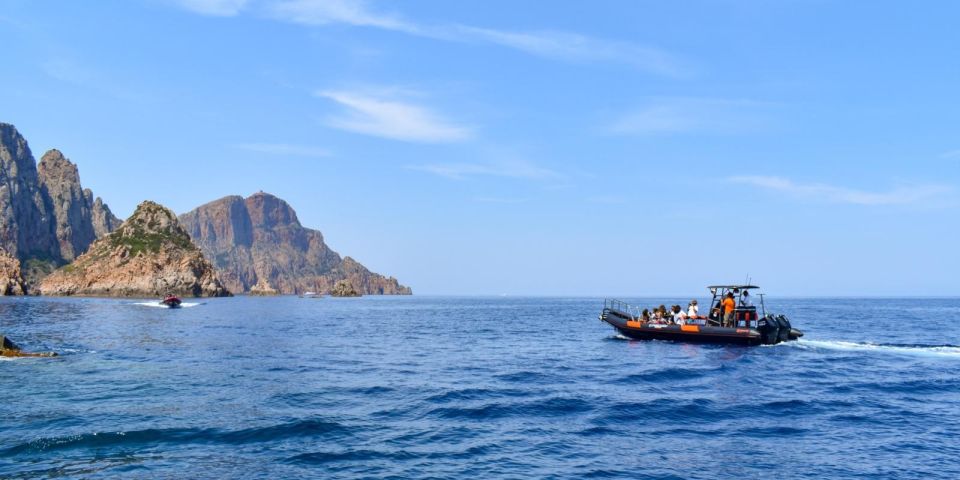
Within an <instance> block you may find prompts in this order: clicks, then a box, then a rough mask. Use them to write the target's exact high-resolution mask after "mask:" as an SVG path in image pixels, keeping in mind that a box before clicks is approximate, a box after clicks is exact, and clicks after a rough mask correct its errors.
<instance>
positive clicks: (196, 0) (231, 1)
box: [171, 0, 250, 17]
mask: <svg viewBox="0 0 960 480" xmlns="http://www.w3.org/2000/svg"><path fill="white" fill-rule="evenodd" d="M171 1H172V2H173V3H175V4H177V5H179V6H180V7H181V8H184V9H187V10H190V11H191V12H195V13H200V14H203V15H213V16H217V17H232V16H235V15H238V14H239V13H240V12H241V11H242V10H243V9H244V8H245V7H247V5H248V4H249V3H250V2H249V0H171Z"/></svg>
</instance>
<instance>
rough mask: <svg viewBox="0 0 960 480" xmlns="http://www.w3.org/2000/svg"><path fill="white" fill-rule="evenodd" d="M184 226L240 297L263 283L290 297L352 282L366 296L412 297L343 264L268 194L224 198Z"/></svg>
mask: <svg viewBox="0 0 960 480" xmlns="http://www.w3.org/2000/svg"><path fill="white" fill-rule="evenodd" d="M180 221H181V223H183V225H184V226H185V227H186V229H187V232H188V233H189V234H190V236H191V237H192V238H193V239H194V241H195V242H196V244H197V245H198V246H199V247H200V248H201V249H202V250H203V252H204V253H205V254H206V255H207V256H208V258H210V259H211V261H212V262H213V263H214V265H216V267H217V268H218V269H219V271H220V273H221V278H222V279H223V281H224V284H225V285H226V286H227V288H229V289H231V290H233V291H235V292H248V291H250V290H251V288H252V287H253V286H255V285H257V284H258V283H260V282H261V281H263V280H265V281H266V283H265V284H266V285H270V286H271V288H275V289H277V290H279V291H280V292H281V293H285V294H290V293H304V292H307V291H314V292H330V291H331V290H332V289H333V286H334V284H335V283H336V282H337V281H338V280H348V281H349V282H350V283H351V284H352V285H353V286H354V287H355V288H356V289H357V290H358V292H359V293H362V294H373V295H377V294H384V295H409V294H410V293H411V291H410V288H409V287H405V286H403V285H400V283H399V282H398V281H397V280H396V279H395V278H393V277H389V278H388V277H384V276H383V275H379V274H377V273H373V272H371V271H370V270H367V269H366V268H365V267H364V266H363V265H361V264H360V263H358V262H356V261H355V260H353V259H352V258H350V257H346V258H341V257H340V255H339V254H337V252H335V251H333V250H331V249H330V248H329V247H328V246H327V245H326V243H324V241H323V234H321V233H320V232H318V231H316V230H311V229H309V228H304V227H303V226H302V225H301V224H300V221H299V220H298V219H297V214H296V212H294V210H293V208H291V207H290V205H288V204H287V203H286V202H284V201H283V200H281V199H279V198H277V197H275V196H273V195H270V194H267V193H263V192H261V193H257V194H255V195H252V196H250V197H249V198H246V199H244V198H243V197H240V196H230V197H224V198H221V199H219V200H216V201H213V202H210V203H208V204H206V205H202V206H200V207H198V208H197V209H195V210H193V211H191V212H189V213H186V214H184V215H182V216H181V217H180Z"/></svg>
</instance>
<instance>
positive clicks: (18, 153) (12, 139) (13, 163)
mask: <svg viewBox="0 0 960 480" xmlns="http://www.w3.org/2000/svg"><path fill="white" fill-rule="evenodd" d="M12 177H21V178H22V179H23V180H24V181H25V182H29V181H31V180H35V179H36V178H37V168H36V164H35V163H34V161H33V154H32V153H31V152H30V146H29V145H27V140H26V139H25V138H23V135H20V132H19V131H17V127H14V126H13V125H11V124H9V123H2V122H0V179H3V178H7V179H9V178H12Z"/></svg>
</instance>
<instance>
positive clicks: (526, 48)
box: [437, 25, 684, 76]
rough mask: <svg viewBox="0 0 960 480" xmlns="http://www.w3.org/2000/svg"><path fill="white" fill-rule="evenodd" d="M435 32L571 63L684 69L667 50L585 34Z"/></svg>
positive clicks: (475, 30) (672, 70)
mask: <svg viewBox="0 0 960 480" xmlns="http://www.w3.org/2000/svg"><path fill="white" fill-rule="evenodd" d="M445 31H446V32H447V33H446V34H444V33H443V32H444V31H443V30H441V31H438V32H437V36H445V37H448V38H449V39H451V40H460V41H485V42H489V43H494V44H497V45H501V46H504V47H509V48H513V49H516V50H520V51H523V52H526V53H529V54H532V55H537V56H541V57H546V58H552V59H557V60H564V61H570V62H610V63H624V64H628V65H632V66H634V67H636V68H639V69H641V70H647V71H650V72H653V73H658V74H663V75H669V76H681V75H683V74H684V69H683V68H682V67H681V66H680V65H679V63H678V61H677V59H676V58H674V57H673V56H672V55H669V54H667V53H666V52H664V51H662V50H660V49H656V48H652V47H646V46H642V45H636V44H632V43H627V42H617V41H612V40H603V39H598V38H592V37H588V36H586V35H580V34H576V33H568V32H553V31H538V32H511V31H504V30H494V29H489V28H478V27H470V26H465V25H456V26H452V27H448V28H447V29H446V30H445Z"/></svg>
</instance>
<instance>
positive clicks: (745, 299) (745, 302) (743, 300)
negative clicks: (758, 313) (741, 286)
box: [740, 290, 753, 307]
mask: <svg viewBox="0 0 960 480" xmlns="http://www.w3.org/2000/svg"><path fill="white" fill-rule="evenodd" d="M740 305H741V306H744V307H752V306H753V302H751V301H750V292H749V291H747V290H744V291H743V295H742V296H741V297H740Z"/></svg>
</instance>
